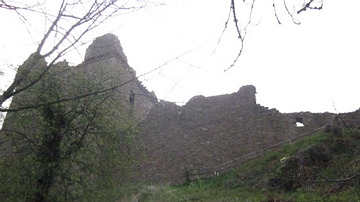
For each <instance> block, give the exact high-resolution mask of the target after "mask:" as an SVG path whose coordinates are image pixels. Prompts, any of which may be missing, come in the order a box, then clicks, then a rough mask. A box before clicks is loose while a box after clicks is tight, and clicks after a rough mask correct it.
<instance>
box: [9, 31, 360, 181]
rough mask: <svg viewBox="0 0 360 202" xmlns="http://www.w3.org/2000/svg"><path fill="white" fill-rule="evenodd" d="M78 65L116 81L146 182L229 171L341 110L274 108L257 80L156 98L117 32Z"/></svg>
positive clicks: (355, 121) (350, 116) (355, 118)
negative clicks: (230, 88) (184, 97)
mask: <svg viewBox="0 0 360 202" xmlns="http://www.w3.org/2000/svg"><path fill="white" fill-rule="evenodd" d="M75 68H78V69H81V70H83V71H85V72H87V73H88V74H89V75H91V78H93V79H94V80H98V81H99V82H101V83H106V85H108V86H110V87H114V88H116V89H117V90H116V92H115V93H116V96H117V100H118V101H119V102H121V103H123V104H124V103H125V104H124V105H126V106H127V108H125V110H127V111H128V112H127V113H130V114H131V116H133V117H134V118H135V119H136V120H137V121H138V123H139V127H140V129H139V130H140V133H139V135H138V137H139V138H138V139H139V141H138V142H137V143H138V144H139V146H142V148H144V150H143V151H144V154H145V158H144V159H139V166H138V168H137V169H138V171H139V176H137V179H138V180H140V181H145V182H148V183H155V184H169V183H170V184H181V183H184V182H186V180H187V179H186V177H184V173H186V172H191V173H212V172H214V171H215V172H221V171H224V170H226V169H228V168H232V167H234V166H237V165H240V164H241V162H242V161H238V159H239V157H242V156H247V155H249V154H252V153H256V154H261V151H263V152H266V151H268V148H275V147H274V145H276V144H277V143H281V142H289V143H291V141H292V140H294V139H296V138H297V137H299V136H302V135H303V134H307V133H311V132H312V131H315V130H319V129H321V128H322V127H324V126H325V125H326V124H328V123H332V122H333V120H334V117H335V116H336V115H335V114H332V113H310V112H298V113H280V112H279V111H278V110H276V109H269V108H267V107H264V106H261V105H260V104H258V103H257V102H256V88H255V87H254V86H252V85H248V86H243V87H241V88H240V89H239V90H238V92H235V93H232V94H226V95H218V96H212V97H204V96H195V97H193V98H192V99H190V100H189V101H188V102H187V103H186V104H185V105H184V106H178V105H176V104H174V103H171V102H166V101H160V102H158V100H157V98H156V96H155V94H154V93H153V92H149V91H148V90H147V89H146V88H145V87H144V86H143V85H142V84H141V82H140V81H139V80H138V79H137V77H136V72H135V70H134V69H132V68H131V67H130V66H129V65H128V63H127V59H126V56H125V54H124V52H123V50H122V47H121V45H120V41H119V40H118V38H117V37H116V36H115V35H113V34H106V35H104V36H101V37H98V38H97V39H95V40H94V42H93V43H92V44H91V45H90V46H89V48H88V49H87V51H86V56H85V60H84V62H83V63H81V64H80V65H78V66H77V67H75ZM18 96H21V94H19V95H18ZM16 97H17V96H15V97H14V100H17V99H18V98H16ZM13 102H14V101H13ZM343 116H344V117H346V120H347V121H348V122H349V123H350V124H351V126H354V127H360V124H359V120H360V119H359V118H360V111H359V110H358V111H356V112H353V113H347V114H343ZM11 121H12V120H11V116H9V117H7V118H6V120H5V123H4V127H5V128H9V127H11V124H9V122H11ZM296 123H302V124H303V127H297V125H296ZM259 152H260V153H259Z"/></svg>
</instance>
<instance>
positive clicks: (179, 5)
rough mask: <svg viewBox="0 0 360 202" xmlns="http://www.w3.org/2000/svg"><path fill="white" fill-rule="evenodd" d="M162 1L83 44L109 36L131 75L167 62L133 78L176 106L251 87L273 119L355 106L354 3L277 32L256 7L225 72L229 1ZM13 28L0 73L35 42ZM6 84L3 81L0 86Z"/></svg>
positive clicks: (287, 23)
mask: <svg viewBox="0 0 360 202" xmlns="http://www.w3.org/2000/svg"><path fill="white" fill-rule="evenodd" d="M165 2H166V3H167V4H166V5H163V6H159V7H149V8H146V9H143V10H141V11H138V12H135V13H132V14H126V15H122V16H120V17H119V18H116V19H114V20H112V21H109V22H108V23H107V24H106V25H104V27H103V28H102V29H101V30H97V31H96V32H94V33H92V34H91V35H90V36H89V40H90V39H91V38H95V37H97V36H100V35H102V34H105V33H107V32H113V33H114V34H115V35H117V36H118V37H119V39H120V41H121V44H122V46H123V48H124V52H125V54H126V55H127V57H128V62H129V64H130V66H132V67H133V68H134V69H135V70H136V71H137V74H138V75H141V74H142V73H145V72H148V71H151V70H153V69H155V68H157V67H159V66H160V65H162V64H164V63H166V62H168V61H169V62H168V63H167V64H166V65H163V66H162V67H161V68H159V69H158V70H157V71H155V72H153V73H151V74H148V75H146V76H144V77H142V78H140V80H142V81H143V83H144V84H145V86H147V87H148V89H149V90H154V91H155V93H156V95H157V96H158V98H159V99H164V100H168V101H174V102H177V103H179V104H184V103H185V102H186V101H188V99H190V98H191V97H192V96H195V95H199V94H202V95H205V96H211V95H219V94H225V93H232V92H236V91H237V90H238V89H239V88H240V87H241V86H242V85H248V84H253V85H255V86H256V88H257V92H258V93H257V100H258V103H259V104H261V105H263V106H267V107H270V108H277V109H279V110H280V111H281V112H294V111H312V112H324V111H330V112H334V107H333V103H334V104H335V107H336V108H337V110H338V111H340V112H347V111H354V110H356V109H358V108H359V107H360V94H359V93H358V90H359V87H360V79H359V75H360V74H359V71H360V70H359V67H360V61H359V60H360V57H359V53H360V51H359V47H360V39H359V36H360V26H359V22H358V19H360V12H358V10H357V9H358V8H359V7H360V2H359V1H357V0H343V1H325V0H324V7H323V10H320V11H307V12H304V13H302V14H301V15H299V16H297V18H298V19H299V20H300V21H301V22H302V24H301V25H300V26H299V25H294V24H292V22H291V19H290V18H289V17H287V16H286V15H281V16H280V20H282V22H283V24H282V25H278V24H277V22H276V19H275V16H274V14H273V10H272V9H273V8H272V6H271V5H272V2H271V1H269V2H268V3H263V2H260V3H259V4H258V7H256V10H255V13H254V18H253V21H254V23H259V24H258V25H257V26H250V27H249V33H248V35H247V38H246V41H245V48H244V53H243V55H242V56H241V57H240V59H239V61H238V62H237V63H236V65H235V66H234V67H232V68H231V69H230V70H228V71H226V72H224V70H225V69H227V68H228V67H229V65H230V64H231V63H232V61H233V60H234V58H235V56H236V55H237V51H238V47H239V41H238V40H237V39H236V37H237V35H236V32H235V30H234V27H233V22H232V21H230V22H229V25H228V27H229V29H228V30H227V31H226V32H225V34H224V36H223V38H222V40H221V42H220V44H219V45H218V46H216V44H217V41H218V39H219V37H220V35H221V32H222V30H223V28H224V23H225V21H226V18H227V15H228V12H229V7H230V5H229V4H230V1H224V0H213V1H205V0H196V1H195V0H184V1H181V2H178V1H170V0H169V1H165ZM235 2H236V1H235ZM281 2H282V1H280V3H279V5H282V3H281ZM339 2H340V3H341V4H338V3H339ZM279 9H280V8H279ZM280 14H281V13H280ZM2 17H4V16H2ZM13 17H14V16H9V15H7V16H6V17H5V19H7V21H6V22H5V21H2V22H1V26H2V27H4V26H5V27H6V26H7V25H9V24H6V23H9V21H10V20H12V19H13ZM2 19H4V18H2ZM243 23H245V22H243ZM18 26H19V27H16V26H15V24H12V28H9V29H8V30H5V31H4V32H1V35H2V37H1V39H0V52H1V56H2V57H1V61H0V64H1V65H2V67H1V68H2V69H4V68H7V67H6V64H14V65H15V66H16V64H19V63H22V62H23V60H24V59H25V58H26V57H27V56H28V54H30V53H31V52H33V51H34V49H33V45H32V44H33V42H34V41H36V39H31V37H29V34H28V33H26V30H24V29H22V28H21V24H20V25H18ZM16 30H17V31H16ZM19 30H21V31H19ZM37 31H38V32H41V30H40V29H38V30H37ZM9 44H11V45H9ZM85 48H86V47H83V48H80V49H79V52H80V54H81V55H79V54H78V53H75V52H74V53H71V54H70V55H67V56H66V59H67V60H68V61H70V62H72V63H74V64H78V63H80V62H81V61H82V60H83V55H84V53H85ZM190 50H193V51H191V52H189V53H188V54H186V55H184V56H182V57H179V56H181V55H182V54H184V53H186V52H188V51H190ZM215 50H216V51H215ZM214 51H215V53H214ZM14 56H15V57H14ZM175 58H177V59H175ZM10 78H11V77H10V76H6V75H5V77H1V80H2V81H5V80H10Z"/></svg>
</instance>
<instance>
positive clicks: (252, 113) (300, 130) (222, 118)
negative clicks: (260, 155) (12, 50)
mask: <svg viewBox="0 0 360 202" xmlns="http://www.w3.org/2000/svg"><path fill="white" fill-rule="evenodd" d="M255 93H256V90H255V87H254V86H243V87H241V88H240V89H239V91H238V92H236V93H232V94H227V95H220V96H213V97H204V96H196V97H194V98H192V99H191V100H190V101H189V102H188V103H187V104H186V105H184V106H177V105H175V104H173V103H169V102H160V103H158V104H157V105H156V106H155V107H154V108H153V110H152V111H151V112H150V113H149V116H148V118H147V119H146V120H144V121H143V123H142V129H143V130H142V131H143V132H142V135H141V138H142V141H141V144H143V145H145V147H146V148H147V150H146V154H147V160H146V161H144V162H143V164H142V165H141V168H140V170H141V173H142V177H143V179H146V181H147V182H150V183H171V184H181V183H183V182H185V177H184V173H185V170H188V171H190V172H193V173H202V172H208V171H210V172H212V171H218V170H221V166H219V165H222V164H224V163H226V162H229V161H233V160H234V159H237V158H239V157H241V156H244V155H247V154H250V153H252V152H256V151H261V150H263V149H265V148H267V147H270V146H272V145H274V144H276V143H279V142H282V141H286V140H289V139H292V138H294V137H296V136H299V135H301V134H304V133H306V132H309V131H312V130H315V129H317V128H321V127H323V126H324V125H326V124H327V123H329V122H331V120H332V118H333V115H332V114H330V113H319V114H313V113H310V112H301V113H290V114H282V113H280V112H279V111H277V110H276V109H268V108H266V107H263V106H261V105H259V104H256V99H255ZM299 121H300V122H302V123H303V124H304V127H296V125H295V123H296V122H299Z"/></svg>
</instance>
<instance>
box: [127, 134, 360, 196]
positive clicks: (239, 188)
mask: <svg viewBox="0 0 360 202" xmlns="http://www.w3.org/2000/svg"><path fill="white" fill-rule="evenodd" d="M359 151H360V132H359V131H358V130H347V131H345V132H344V133H342V134H339V132H338V131H336V132H335V133H333V132H331V133H318V134H315V135H312V136H311V137H306V138H304V139H301V140H299V141H297V142H295V143H293V144H291V145H287V146H284V147H282V148H280V149H278V150H276V151H273V152H269V153H267V154H266V155H265V156H263V157H261V158H258V159H255V160H252V161H250V162H247V163H246V164H244V165H242V166H241V167H239V168H237V169H234V170H232V171H230V172H227V173H221V174H220V175H219V176H214V177H213V178H210V179H207V180H198V181H197V182H192V183H189V184H185V185H182V186H163V187H157V186H148V187H145V188H143V189H142V190H141V191H139V192H138V193H137V194H136V195H133V196H132V199H131V201H157V202H158V201H184V202H185V201H217V202H221V201H248V202H250V201H264V202H275V201H276V202H282V201H360V185H359V183H360V181H359V179H360V156H359Z"/></svg>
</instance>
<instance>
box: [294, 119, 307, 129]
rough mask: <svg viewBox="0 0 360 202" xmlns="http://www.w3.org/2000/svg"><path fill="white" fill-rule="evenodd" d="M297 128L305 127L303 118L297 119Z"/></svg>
mask: <svg viewBox="0 0 360 202" xmlns="http://www.w3.org/2000/svg"><path fill="white" fill-rule="evenodd" d="M295 126H296V127H304V126H305V125H304V123H303V119H302V117H298V118H295Z"/></svg>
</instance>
